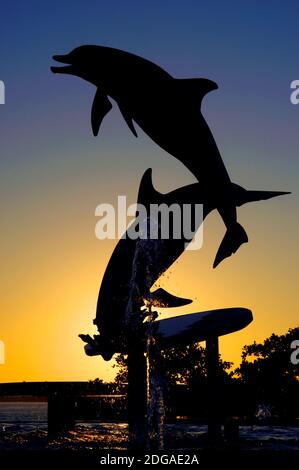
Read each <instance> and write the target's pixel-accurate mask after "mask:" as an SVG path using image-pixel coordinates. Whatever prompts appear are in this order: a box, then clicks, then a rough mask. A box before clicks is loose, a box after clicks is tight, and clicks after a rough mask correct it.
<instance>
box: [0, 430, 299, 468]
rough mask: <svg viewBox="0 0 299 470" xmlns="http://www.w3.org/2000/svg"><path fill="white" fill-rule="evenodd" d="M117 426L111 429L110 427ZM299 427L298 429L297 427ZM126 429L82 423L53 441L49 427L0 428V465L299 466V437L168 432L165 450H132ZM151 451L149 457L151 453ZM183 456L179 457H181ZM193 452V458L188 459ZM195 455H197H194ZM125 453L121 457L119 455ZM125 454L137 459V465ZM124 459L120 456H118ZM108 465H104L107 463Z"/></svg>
mask: <svg viewBox="0 0 299 470" xmlns="http://www.w3.org/2000/svg"><path fill="white" fill-rule="evenodd" d="M112 429H113V431H112ZM298 431H299V429H298ZM127 437H128V436H127V427H126V425H123V427H122V426H120V427H118V428H117V432H116V430H115V427H111V430H110V428H109V426H108V427H107V426H106V427H105V428H104V427H102V428H98V429H97V430H95V429H94V428H86V427H84V426H82V427H80V426H79V427H78V428H77V429H76V430H74V431H70V432H68V433H66V434H64V435H63V436H60V437H59V438H58V437H57V438H55V439H53V438H52V439H49V438H48V435H47V431H46V430H45V429H38V430H35V431H31V432H27V433H24V432H22V433H18V432H7V430H2V431H0V469H1V470H2V469H3V470H6V469H15V468H19V469H21V468H30V469H35V468H39V469H44V468H51V469H54V470H56V469H60V468H64V469H69V468H72V467H74V468H80V467H81V468H82V469H84V470H87V468H88V470H89V469H98V468H101V467H102V468H103V466H104V467H105V468H107V465H108V468H109V467H112V468H113V467H116V466H118V467H121V468H142V467H143V466H146V465H149V464H151V465H154V466H156V467H158V463H160V464H162V465H163V466H166V467H167V466H169V465H172V466H173V465H180V466H181V467H182V466H183V467H184V466H186V465H188V467H187V468H190V465H191V466H192V467H191V468H201V469H206V468H207V469H214V468H229V469H231V468H236V469H244V468H245V469H247V468H248V469H249V468H250V469H253V470H255V469H259V468H261V469H265V470H266V469H273V468H275V469H276V468H277V469H278V468H279V469H284V468H290V469H297V468H299V432H298V437H296V436H295V437H294V438H292V439H290V440H287V441H286V440H284V441H279V440H277V439H267V440H266V441H259V440H250V439H242V438H241V439H240V440H239V441H237V442H234V443H233V444H232V443H228V442H222V443H219V444H217V445H214V446H213V447H212V446H211V445H209V443H208V441H207V437H206V434H201V435H199V434H196V433H193V434H192V433H189V434H187V433H186V432H184V431H183V428H182V432H177V433H175V434H174V433H173V431H172V432H167V433H166V436H165V449H166V450H165V451H163V452H147V451H145V452H144V453H142V454H137V453H135V454H132V453H131V452H130V451H129V450H128V447H127ZM148 454H149V457H147V455H148ZM179 456H181V457H179ZM188 456H190V457H188ZM194 456H195V457H194ZM121 457H122V458H121ZM123 457H134V462H133V464H130V462H129V461H128V460H126V459H124V458H123ZM119 458H121V459H119ZM105 464H106V465H105Z"/></svg>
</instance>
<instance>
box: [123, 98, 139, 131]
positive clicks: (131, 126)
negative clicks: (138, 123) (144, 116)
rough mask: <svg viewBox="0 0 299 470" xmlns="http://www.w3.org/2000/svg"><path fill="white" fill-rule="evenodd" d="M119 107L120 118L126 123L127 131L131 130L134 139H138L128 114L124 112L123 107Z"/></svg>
mask: <svg viewBox="0 0 299 470" xmlns="http://www.w3.org/2000/svg"><path fill="white" fill-rule="evenodd" d="M118 106H119V110H120V112H121V114H122V117H123V118H124V120H125V121H126V123H127V126H128V127H129V129H130V130H131V132H132V133H133V134H134V135H135V137H138V135H137V132H136V129H135V127H134V123H133V119H132V117H131V116H130V115H129V113H128V112H127V111H126V110H125V108H124V107H123V106H120V105H118Z"/></svg>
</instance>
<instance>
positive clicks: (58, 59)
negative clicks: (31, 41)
mask: <svg viewBox="0 0 299 470" xmlns="http://www.w3.org/2000/svg"><path fill="white" fill-rule="evenodd" d="M53 59H54V60H56V62H62V63H63V64H71V63H72V61H71V59H70V57H69V54H65V55H53Z"/></svg>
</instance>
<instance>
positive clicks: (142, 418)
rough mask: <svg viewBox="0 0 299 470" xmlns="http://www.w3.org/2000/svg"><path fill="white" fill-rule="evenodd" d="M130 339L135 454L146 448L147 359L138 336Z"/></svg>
mask: <svg viewBox="0 0 299 470" xmlns="http://www.w3.org/2000/svg"><path fill="white" fill-rule="evenodd" d="M130 336H131V338H128V339H129V341H128V419H129V446H130V450H132V451H134V452H138V451H144V450H145V448H146V357H145V351H144V342H143V341H142V338H140V337H139V338H138V335H136V334H135V335H133V334H132V333H131V334H130Z"/></svg>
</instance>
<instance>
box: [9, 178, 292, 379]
mask: <svg viewBox="0 0 299 470" xmlns="http://www.w3.org/2000/svg"><path fill="white" fill-rule="evenodd" d="M154 177H155V175H154ZM132 178H133V177H132ZM137 181H138V179H137ZM119 182H120V181H119ZM77 183H78V182H77ZM90 184H91V186H88V185H85V186H84V188H83V193H84V196H85V199H84V200H83V201H82V199H81V195H82V185H81V186H80V185H79V183H78V184H77V185H76V182H75V181H73V182H72V184H71V183H68V184H67V185H66V186H65V187H64V195H66V196H67V197H64V198H63V199H61V201H62V202H61V203H60V204H59V198H58V196H57V194H59V190H60V185H63V177H62V176H61V181H58V182H57V186H56V189H55V188H54V189H49V188H44V193H43V194H42V193H41V192H40V193H39V195H38V194H35V195H32V194H31V195H30V198H29V196H28V195H26V191H24V194H23V200H22V201H23V202H22V205H21V206H18V204H17V200H16V201H14V202H10V204H11V212H8V216H7V218H6V220H5V224H6V229H7V231H6V238H5V240H4V245H5V253H4V257H3V265H2V268H3V269H2V278H1V283H2V288H3V295H2V297H1V312H2V320H1V322H2V323H1V334H0V339H1V340H2V341H4V343H5V348H6V357H5V364H3V365H0V381H1V382H8V381H44V380H48V381H51V380H90V379H94V378H96V377H99V378H101V379H103V380H111V379H112V378H113V377H114V375H115V369H114V368H113V367H112V364H113V361H112V362H105V361H104V360H103V359H101V358H97V357H94V358H90V357H87V356H85V355H84V352H83V343H82V342H81V340H80V339H79V338H78V334H79V333H90V334H94V333H96V330H95V327H94V326H93V325H92V319H93V318H94V314H95V307H96V301H97V295H98V289H99V286H100V282H101V278H102V275H103V273H104V270H105V267H106V265H107V262H108V260H109V257H110V254H111V252H112V250H113V247H114V246H115V244H116V241H111V240H105V241H100V240H97V239H96V238H95V235H94V227H95V223H96V218H95V216H94V208H95V207H96V205H97V204H98V203H99V202H100V201H101V200H106V201H109V200H110V201H112V200H114V199H113V198H114V192H115V191H117V189H116V188H117V185H118V181H115V182H114V185H113V188H107V187H103V188H102V189H101V191H102V193H101V194H100V195H99V198H100V200H99V199H97V196H96V195H97V194H98V182H97V181H96V179H95V181H94V182H92V181H91V182H90ZM120 184H121V182H120ZM137 185H138V183H136V182H135V183H134V186H133V185H129V188H130V189H129V194H130V197H131V199H132V201H133V200H134V191H136V190H137ZM104 194H105V195H106V198H104ZM41 195H42V197H41ZM39 196H40V198H39ZM26 198H27V199H26ZM78 201H80V204H79V203H78ZM290 204H292V199H291V198H290V199H289V200H287V197H285V198H280V199H277V200H273V201H270V202H264V203H260V204H252V205H251V206H248V207H245V206H244V207H243V208H241V210H240V211H239V219H240V222H241V223H242V224H243V225H244V226H245V227H246V230H247V232H248V234H249V238H250V242H249V243H248V244H247V245H244V246H243V247H242V248H241V249H240V251H239V252H238V253H237V254H236V255H234V256H233V257H231V258H230V259H228V260H226V261H224V262H223V263H222V265H220V266H219V267H218V268H217V269H216V270H213V269H212V267H211V266H212V262H213V259H214V256H215V253H216V251H217V248H218V246H219V243H220V241H221V239H222V237H223V235H224V230H225V229H224V227H223V225H222V222H221V220H220V218H219V217H218V216H217V215H216V213H215V214H212V215H210V216H209V218H208V219H207V220H206V221H205V224H204V244H203V248H202V249H201V250H199V251H187V252H185V253H184V254H183V255H182V256H181V258H180V259H179V260H178V261H177V262H176V263H175V264H174V265H173V266H172V267H171V268H170V270H169V271H168V272H167V273H166V275H164V276H163V278H162V279H161V281H160V285H162V286H163V287H164V288H166V289H167V290H169V291H170V292H171V293H173V294H177V295H179V296H183V297H190V298H193V299H194V302H193V304H190V305H188V306H187V308H186V307H181V308H178V309H170V310H169V311H168V312H167V314H166V313H164V312H166V310H165V309H164V310H163V313H162V315H161V317H163V316H165V315H167V316H172V315H175V314H176V313H180V314H182V313H188V312H195V311H204V310H209V309H213V308H221V307H233V306H235V307H237V306H239V307H248V308H251V309H252V311H253V315H254V321H253V323H252V324H251V325H249V326H248V327H247V328H246V329H244V330H243V331H240V332H237V333H234V334H232V335H229V336H226V337H223V338H221V339H220V352H221V354H222V357H223V358H224V359H225V360H230V361H233V362H234V364H235V366H236V365H238V363H239V361H240V354H241V348H242V346H243V345H245V344H249V343H252V342H253V341H254V340H257V341H261V340H263V339H265V338H266V337H267V336H269V335H270V334H271V333H272V332H275V333H278V334H282V333H284V332H286V331H287V330H288V328H291V327H295V326H298V324H297V323H296V322H297V312H298V304H296V302H297V300H298V296H297V279H298V276H297V274H298V271H297V266H298V261H296V259H295V258H296V256H297V252H298V250H297V232H298V228H297V226H296V227H295V226H293V227H289V229H290V231H286V230H285V229H284V227H283V224H282V223H281V222H282V221H281V218H282V211H283V208H284V205H285V206H290ZM284 217H286V216H285V215H284ZM16 220H17V221H18V229H17V230H16V226H15V223H16ZM293 224H295V222H293ZM269 240H270V242H269ZM290 252H292V253H293V254H294V256H293V258H290V257H289V253H290Z"/></svg>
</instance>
